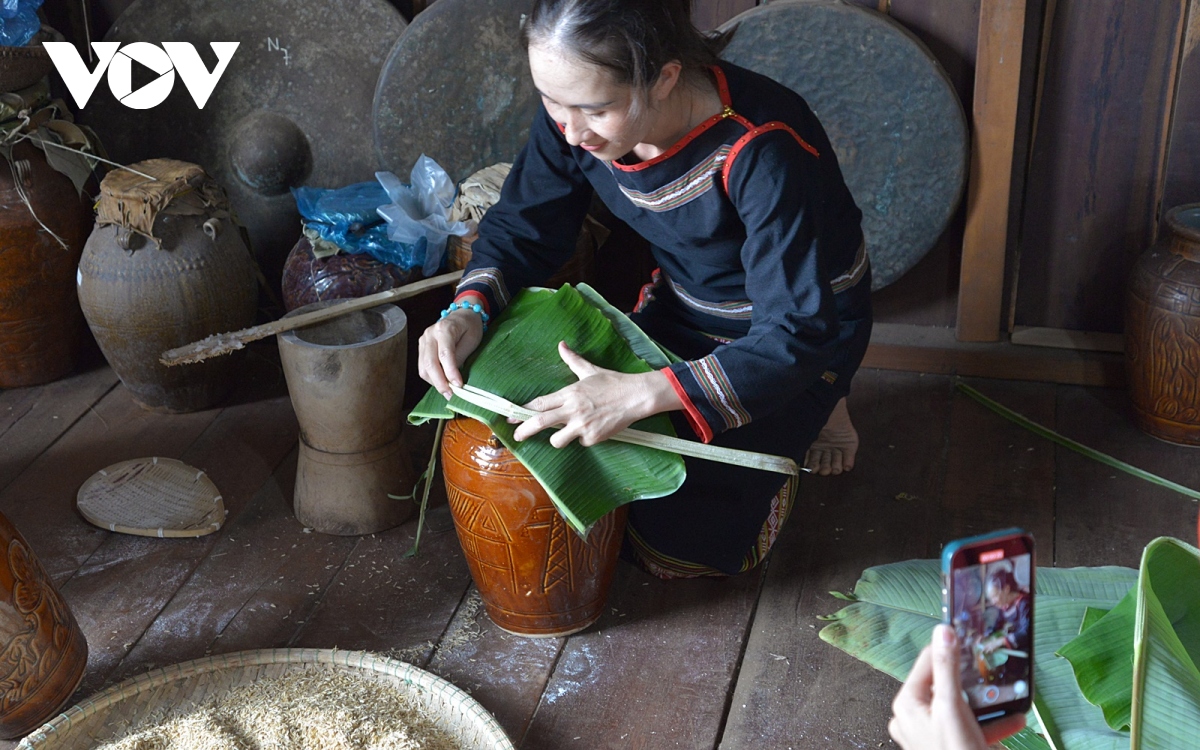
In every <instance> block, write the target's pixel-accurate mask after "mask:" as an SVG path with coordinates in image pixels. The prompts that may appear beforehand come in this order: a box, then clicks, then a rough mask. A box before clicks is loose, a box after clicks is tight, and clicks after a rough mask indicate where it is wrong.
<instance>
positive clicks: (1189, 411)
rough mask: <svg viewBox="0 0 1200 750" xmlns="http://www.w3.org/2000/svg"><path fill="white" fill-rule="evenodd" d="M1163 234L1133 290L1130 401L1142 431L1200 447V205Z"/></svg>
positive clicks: (1128, 335) (1144, 259)
mask: <svg viewBox="0 0 1200 750" xmlns="http://www.w3.org/2000/svg"><path fill="white" fill-rule="evenodd" d="M1163 232H1164V233H1163V236H1162V237H1161V239H1160V240H1159V241H1158V242H1157V243H1156V244H1155V245H1154V246H1152V247H1151V248H1150V249H1149V250H1147V251H1146V252H1145V253H1143V254H1142V256H1141V257H1140V258H1139V259H1138V262H1137V265H1136V266H1135V268H1134V270H1133V278H1132V279H1131V281H1130V285H1129V296H1128V304H1127V306H1126V314H1125V359H1126V364H1127V371H1128V375H1129V393H1130V397H1131V400H1132V401H1133V411H1134V416H1135V420H1136V421H1137V424H1138V426H1139V427H1141V428H1142V429H1143V430H1145V431H1146V432H1148V433H1149V434H1151V435H1153V436H1154V437H1157V438H1160V439H1162V440H1167V441H1170V442H1172V443H1181V444H1185V445H1200V203H1192V204H1187V205H1183V206H1178V207H1176V208H1173V209H1171V210H1170V211H1168V212H1167V216H1166V220H1165V221H1164V230H1163Z"/></svg>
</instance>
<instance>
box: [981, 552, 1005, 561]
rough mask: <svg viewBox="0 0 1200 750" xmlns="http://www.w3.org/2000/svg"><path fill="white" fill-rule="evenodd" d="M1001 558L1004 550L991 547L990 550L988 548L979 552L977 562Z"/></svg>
mask: <svg viewBox="0 0 1200 750" xmlns="http://www.w3.org/2000/svg"><path fill="white" fill-rule="evenodd" d="M1003 559H1004V550H1002V549H992V550H988V551H987V552H980V553H979V562H981V563H990V562H996V561H997V560H1003Z"/></svg>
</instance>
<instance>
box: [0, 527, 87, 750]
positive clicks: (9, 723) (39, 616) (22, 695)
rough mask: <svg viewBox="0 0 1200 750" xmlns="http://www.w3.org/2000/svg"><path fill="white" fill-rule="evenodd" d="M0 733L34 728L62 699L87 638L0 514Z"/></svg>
mask: <svg viewBox="0 0 1200 750" xmlns="http://www.w3.org/2000/svg"><path fill="white" fill-rule="evenodd" d="M0 550H2V551H3V553H4V554H3V558H0V738H3V739H16V738H17V737H21V736H23V735H26V734H28V733H29V732H31V731H33V730H34V729H37V728H38V727H39V726H41V725H42V724H43V723H44V722H45V721H46V720H47V719H49V718H50V717H51V716H53V715H54V714H56V713H57V712H58V710H59V709H60V708H61V707H62V705H63V704H64V703H66V701H67V699H68V698H70V697H71V694H72V693H74V692H75V688H76V687H78V686H79V681H80V680H81V679H83V671H84V668H85V667H86V666H87V641H86V640H85V639H84V637H83V631H81V630H80V629H79V625H78V624H77V623H76V622H75V618H74V616H72V614H71V611H70V610H69V609H67V604H66V602H65V601H63V598H62V596H60V595H59V593H58V591H56V590H55V588H54V585H53V584H52V583H51V582H50V577H49V576H47V575H46V571H45V570H43V569H42V565H41V563H39V562H38V560H37V558H36V557H34V555H33V551H32V550H30V549H29V545H28V544H27V543H26V542H25V540H24V539H23V538H22V537H21V534H20V533H19V532H18V531H17V529H16V527H15V526H13V525H12V523H10V522H9V520H8V519H7V518H5V517H4V515H3V514H0Z"/></svg>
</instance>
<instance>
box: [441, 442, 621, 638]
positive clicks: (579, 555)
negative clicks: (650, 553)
mask: <svg viewBox="0 0 1200 750" xmlns="http://www.w3.org/2000/svg"><path fill="white" fill-rule="evenodd" d="M442 471H443V473H444V474H445V477H446V494H447V496H448V498H449V501H450V512H451V514H452V515H453V517H454V528H455V530H456V531H457V532H458V540H459V542H460V543H461V544H462V548H463V552H464V553H465V555H466V558H467V564H468V565H469V567H470V569H471V577H472V578H473V579H474V580H475V586H476V588H478V589H479V593H480V595H481V596H482V598H483V604H484V607H485V608H486V609H487V613H488V615H489V616H490V617H491V618H492V621H493V622H495V623H496V625H498V626H500V627H501V628H502V629H504V630H506V631H508V632H510V633H514V634H516V635H523V636H530V637H535V638H550V637H554V636H564V635H569V634H571V633H575V632H578V631H580V630H583V629H584V628H586V627H587V626H589V625H591V624H592V623H593V622H595V621H596V620H597V619H599V618H600V615H601V614H602V613H603V611H604V604H605V601H606V600H607V599H608V590H609V588H610V587H611V585H612V577H613V571H614V570H615V569H616V564H617V558H618V555H619V553H620V551H621V537H622V536H623V535H624V532H625V516H626V510H627V509H626V508H620V509H618V510H617V511H616V512H614V513H610V514H608V515H607V516H605V517H604V518H602V519H601V520H600V521H598V522H597V523H596V525H595V526H593V527H592V529H591V531H590V532H589V533H588V535H587V539H583V538H581V537H580V536H579V535H578V534H576V533H575V531H574V530H573V529H572V528H571V526H570V525H569V524H568V523H567V522H566V521H565V520H563V517H562V516H561V515H559V513H558V511H557V510H556V509H555V507H554V504H553V503H552V502H551V501H550V497H549V496H548V495H547V494H546V491H545V490H544V489H542V486H541V485H540V484H539V483H538V481H537V479H535V478H534V476H533V475H532V474H530V473H529V471H528V470H527V469H526V468H525V467H524V466H523V465H522V464H521V462H520V461H518V460H517V458H516V457H515V456H514V455H513V454H512V453H511V452H509V451H508V449H506V448H504V446H502V445H501V444H500V441H499V440H497V439H496V437H495V436H493V435H492V433H491V431H490V430H488V428H487V426H485V425H484V424H482V423H481V422H478V421H476V420H473V419H467V418H459V419H454V420H451V421H450V422H447V423H446V432H445V435H444V436H443V438H442Z"/></svg>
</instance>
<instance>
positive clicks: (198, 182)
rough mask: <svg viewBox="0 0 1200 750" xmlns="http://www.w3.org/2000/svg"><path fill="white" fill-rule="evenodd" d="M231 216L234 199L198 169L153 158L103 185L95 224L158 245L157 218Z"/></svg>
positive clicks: (116, 173) (108, 178)
mask: <svg viewBox="0 0 1200 750" xmlns="http://www.w3.org/2000/svg"><path fill="white" fill-rule="evenodd" d="M160 213H168V214H183V215H192V216H215V217H217V218H227V217H228V216H229V198H228V197H227V196H226V195H225V191H224V189H222V188H221V186H220V185H219V184H217V181H216V180H214V179H213V178H212V177H209V176H208V174H207V173H205V171H204V170H203V169H201V168H200V167H199V166H197V165H195V164H190V163H188V162H185V161H177V160H175V159H149V160H147V161H140V162H137V163H136V164H131V165H129V167H127V168H123V169H114V170H113V171H111V172H109V173H108V174H107V175H105V177H104V180H103V181H102V182H101V183H100V200H99V201H98V202H97V204H96V223H97V224H98V225H99V226H108V225H116V226H119V227H123V228H125V229H127V230H129V231H132V232H136V233H138V234H141V235H143V236H145V237H147V238H149V239H151V240H153V241H154V242H155V243H156V244H158V238H157V237H155V236H154V220H155V219H156V218H158V214H160Z"/></svg>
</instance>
